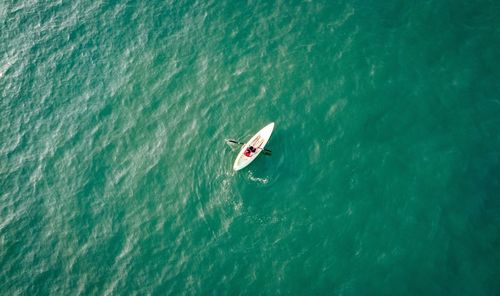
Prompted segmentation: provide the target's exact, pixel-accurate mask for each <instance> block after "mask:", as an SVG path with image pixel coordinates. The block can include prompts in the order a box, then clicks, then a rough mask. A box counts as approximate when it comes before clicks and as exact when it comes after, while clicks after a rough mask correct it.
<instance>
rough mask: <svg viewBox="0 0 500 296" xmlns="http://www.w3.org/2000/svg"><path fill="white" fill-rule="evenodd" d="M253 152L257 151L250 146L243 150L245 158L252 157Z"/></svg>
mask: <svg viewBox="0 0 500 296" xmlns="http://www.w3.org/2000/svg"><path fill="white" fill-rule="evenodd" d="M255 151H257V149H255V148H254V147H253V146H250V147H248V148H247V150H245V156H248V157H250V156H252V153H255Z"/></svg>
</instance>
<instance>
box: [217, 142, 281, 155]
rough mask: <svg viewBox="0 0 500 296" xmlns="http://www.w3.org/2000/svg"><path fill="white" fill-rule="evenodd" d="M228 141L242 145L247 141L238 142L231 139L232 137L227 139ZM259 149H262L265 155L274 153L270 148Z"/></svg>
mask: <svg viewBox="0 0 500 296" xmlns="http://www.w3.org/2000/svg"><path fill="white" fill-rule="evenodd" d="M226 142H229V143H234V144H240V145H245V143H242V142H238V141H236V140H231V139H226ZM257 149H261V150H262V152H264V154H265V155H271V153H272V151H271V150H269V149H262V148H257Z"/></svg>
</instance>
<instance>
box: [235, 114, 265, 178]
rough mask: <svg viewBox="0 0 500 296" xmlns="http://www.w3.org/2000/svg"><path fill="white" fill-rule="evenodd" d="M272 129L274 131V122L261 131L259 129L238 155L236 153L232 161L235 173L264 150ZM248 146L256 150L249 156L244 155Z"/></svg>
mask: <svg viewBox="0 0 500 296" xmlns="http://www.w3.org/2000/svg"><path fill="white" fill-rule="evenodd" d="M273 129H274V122H271V123H270V124H268V125H266V126H265V127H264V128H263V129H261V130H260V131H259V132H258V133H256V134H255V135H254V136H253V137H252V138H251V139H250V141H248V142H247V143H246V144H245V145H243V147H242V148H241V150H240V153H238V156H237V157H236V160H235V161H234V165H233V169H234V170H235V171H238V170H241V169H242V168H244V167H246V166H247V165H249V164H250V163H251V162H252V161H254V160H255V158H257V156H258V155H259V154H260V152H261V151H262V150H264V146H266V144H267V141H269V138H270V137H271V134H272V133H273ZM250 146H252V147H254V148H255V149H256V150H255V152H253V153H250V154H248V153H245V152H248V151H247V148H249V147H250Z"/></svg>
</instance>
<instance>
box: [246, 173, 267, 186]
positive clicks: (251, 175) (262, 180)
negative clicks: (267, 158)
mask: <svg viewBox="0 0 500 296" xmlns="http://www.w3.org/2000/svg"><path fill="white" fill-rule="evenodd" d="M248 178H249V179H250V180H252V181H254V182H258V183H260V184H267V183H269V179H268V178H259V177H255V176H254V175H253V174H252V171H248Z"/></svg>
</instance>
